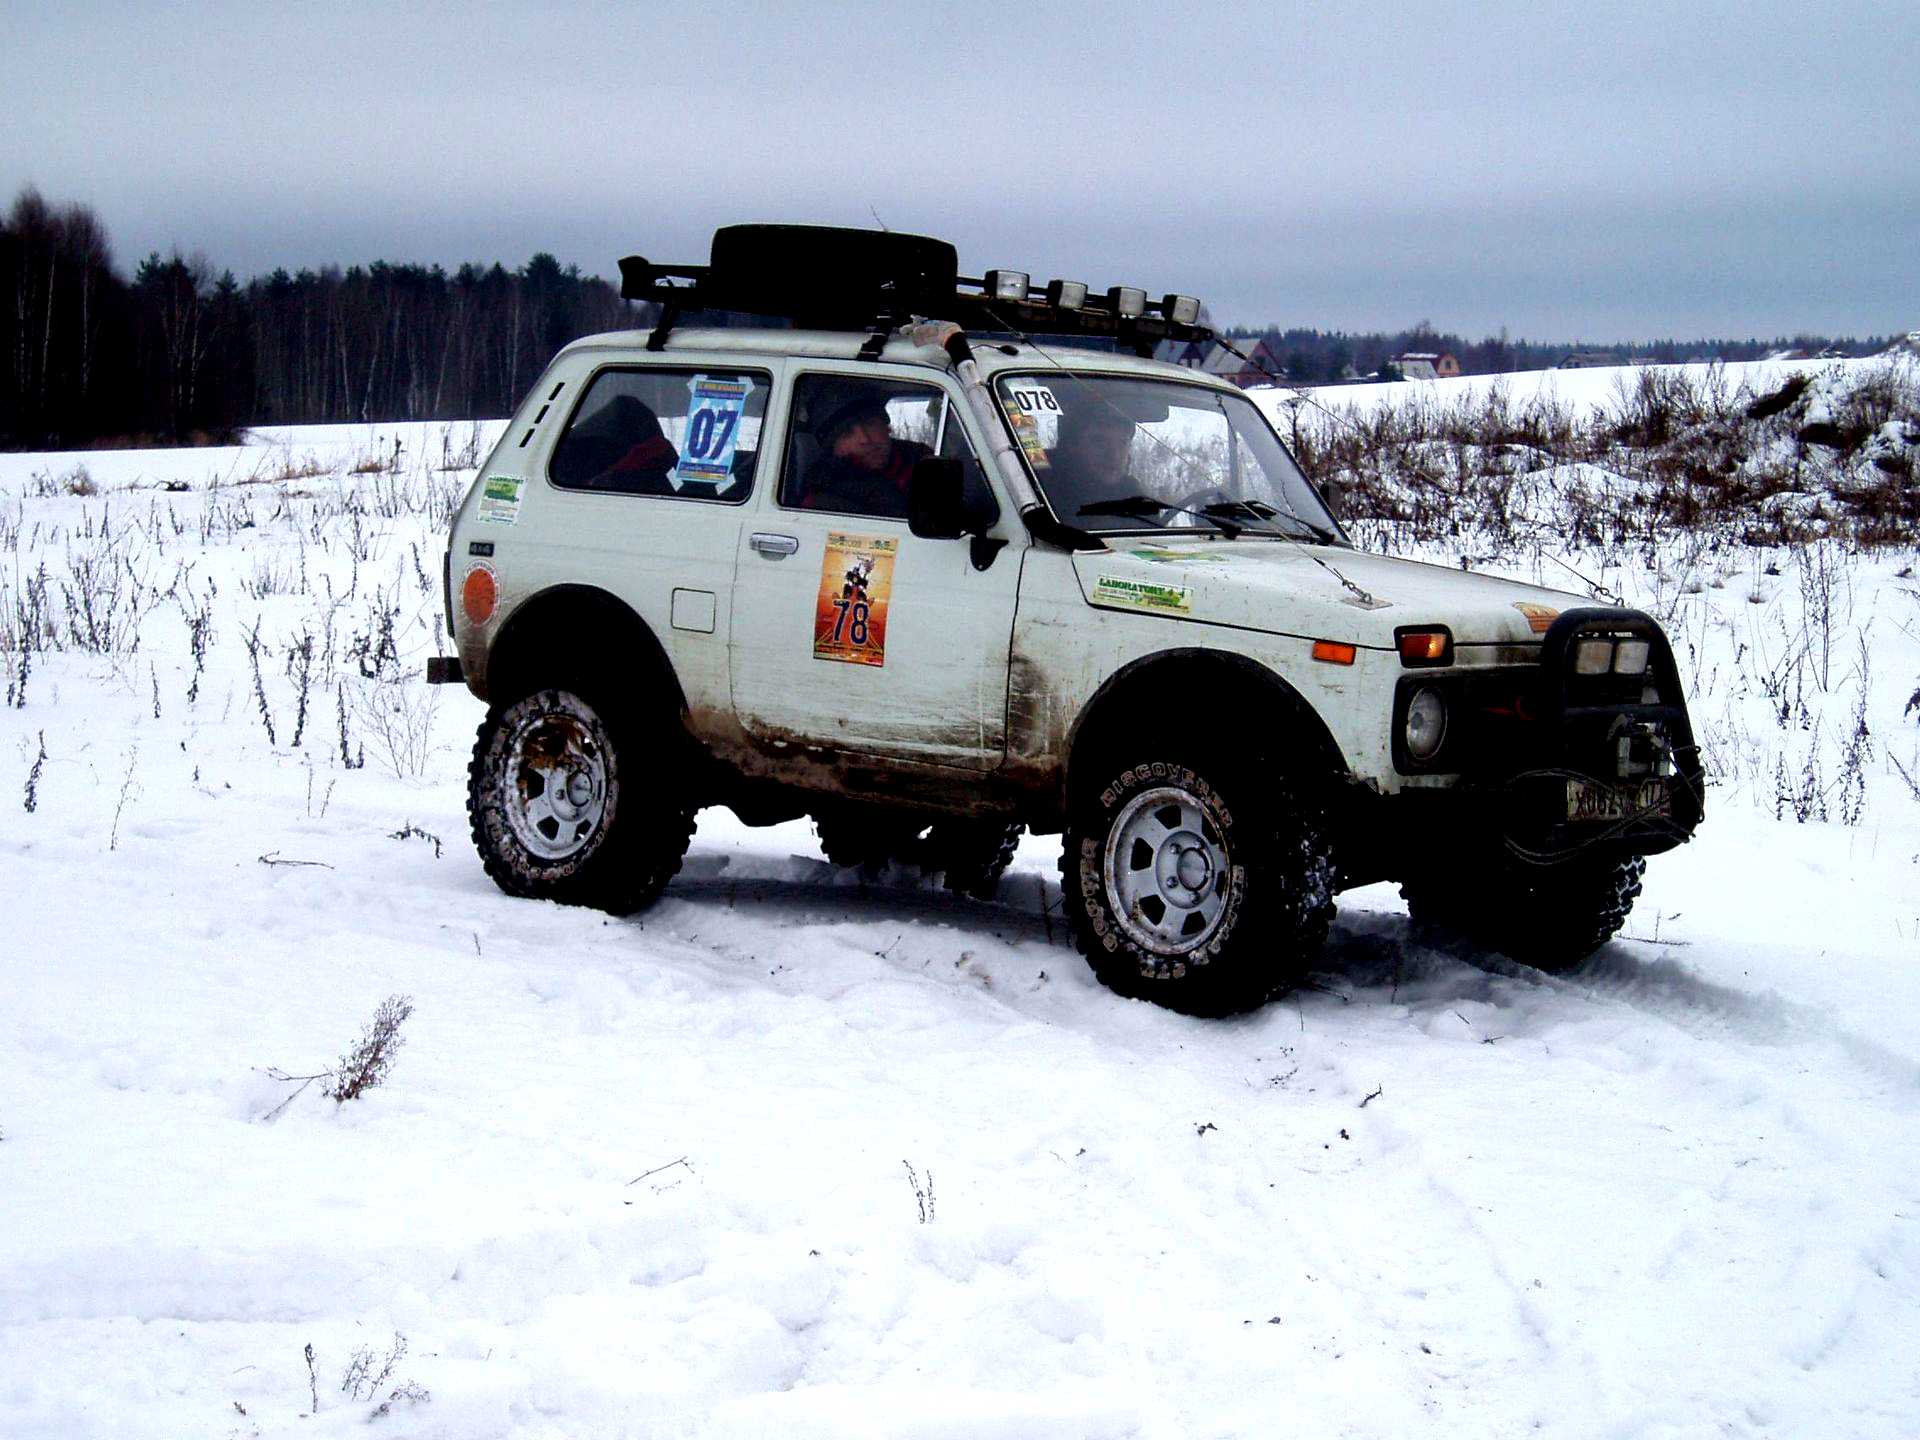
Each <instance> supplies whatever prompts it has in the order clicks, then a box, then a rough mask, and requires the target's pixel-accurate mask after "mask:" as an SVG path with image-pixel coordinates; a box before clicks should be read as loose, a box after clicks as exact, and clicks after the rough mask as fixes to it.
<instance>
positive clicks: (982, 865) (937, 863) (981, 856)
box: [920, 820, 1026, 900]
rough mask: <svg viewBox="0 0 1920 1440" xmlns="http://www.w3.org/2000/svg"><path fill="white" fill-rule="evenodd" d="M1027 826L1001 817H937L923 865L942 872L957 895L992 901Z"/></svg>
mask: <svg viewBox="0 0 1920 1440" xmlns="http://www.w3.org/2000/svg"><path fill="white" fill-rule="evenodd" d="M1024 829H1026V827H1025V826H1024V825H1020V824H1008V823H1006V822H1004V821H999V820H936V821H935V822H934V823H933V828H931V829H930V830H928V831H927V838H926V840H925V841H924V842H922V843H923V846H924V848H923V850H922V852H921V856H920V864H921V866H922V867H923V868H924V869H925V870H927V871H928V873H932V872H934V871H936V870H937V871H940V872H941V873H942V876H943V879H944V881H945V884H946V887H947V889H949V890H951V891H952V892H953V893H954V894H956V895H971V896H972V897H973V898H974V899H976V900H990V899H992V898H993V895H994V892H995V891H997V890H998V889H999V888H1000V877H1001V876H1002V875H1004V874H1006V873H1007V866H1009V865H1011V864H1012V863H1013V852H1014V851H1015V850H1016V849H1017V848H1018V847H1019V844H1020V832H1021V831H1022V830H1024Z"/></svg>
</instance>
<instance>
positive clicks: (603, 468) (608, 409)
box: [547, 369, 770, 505]
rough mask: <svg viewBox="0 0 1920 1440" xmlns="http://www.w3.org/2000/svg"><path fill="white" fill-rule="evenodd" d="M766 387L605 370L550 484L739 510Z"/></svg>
mask: <svg viewBox="0 0 1920 1440" xmlns="http://www.w3.org/2000/svg"><path fill="white" fill-rule="evenodd" d="M769 388H770V383H769V377H768V376H767V375H765V374H763V373H759V372H756V371H750V370H664V369H662V370H653V369H648V370H603V371H601V372H600V373H599V374H598V375H596V376H595V377H594V380H593V384H592V385H590V386H588V387H587V393H586V394H585V396H583V397H582V398H581V401H580V404H579V408H577V409H576V410H575V411H574V413H573V419H572V420H571V421H570V422H569V423H568V425H567V430H566V433H565V434H564V435H562V436H561V437H560V443H559V444H558V445H556V446H554V450H553V459H552V460H551V461H550V462H548V465H547V478H548V479H549V480H551V481H552V482H553V483H554V484H555V485H558V486H560V487H561V488H562V489H566V490H600V491H607V492H610V493H613V494H619V495H664V496H672V497H676V498H678V499H682V500H709V501H712V500H717V501H720V502H721V503H723V504H727V505H738V504H740V503H741V502H742V501H744V500H745V499H746V498H747V497H748V496H749V495H751V494H752V493H753V471H754V464H755V462H756V461H757V460H758V458H759V454H760V429H761V426H760V421H761V417H762V416H763V415H764V414H765V413H766V408H767V393H768V390H769Z"/></svg>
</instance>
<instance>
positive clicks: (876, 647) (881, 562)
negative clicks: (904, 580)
mask: <svg viewBox="0 0 1920 1440" xmlns="http://www.w3.org/2000/svg"><path fill="white" fill-rule="evenodd" d="M899 549H900V542H899V541H898V540H896V539H895V538H893V537H892V536H890V535H842V534H841V533H840V532H839V531H837V530H836V531H834V532H832V533H830V534H829V535H828V536H827V553H826V556H825V558H824V559H822V560H821V562H820V594H819V597H818V599H817V600H816V602H815V604H814V608H813V658H814V659H816V660H840V661H844V662H846V663H847V664H850V665H884V664H886V663H887V602H888V600H889V599H891V598H892V595H893V561H894V557H895V555H897V554H898V553H899Z"/></svg>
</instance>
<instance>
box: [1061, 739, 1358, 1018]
mask: <svg viewBox="0 0 1920 1440" xmlns="http://www.w3.org/2000/svg"><path fill="white" fill-rule="evenodd" d="M1060 872H1061V889H1062V891H1063V896H1064V902H1065V907H1066V914H1067V918H1068V921H1069V923H1070V925H1071V926H1072V929H1073V933H1074V940H1075V943H1076V945H1077V946H1078V947H1079V949H1080V951H1081V953H1082V954H1084V955H1085V956H1086V957H1087V961H1088V963H1089V964H1090V965H1091V966H1092V967H1093V972H1094V974H1095V976H1097V977H1098V978H1099V980H1100V981H1101V983H1102V984H1104V985H1106V986H1107V987H1108V988H1109V989H1111V990H1114V991H1116V992H1118V993H1119V994H1122V995H1129V996H1133V997H1136V998H1140V999H1146V1000H1153V1001H1155V1002H1157V1003H1159V1004H1163V1005H1166V1006H1168V1007H1170V1008H1172V1009H1176V1010H1182V1011H1185V1012H1187V1013H1189V1014H1201V1015H1222V1014H1232V1013H1235V1012H1237V1011H1241V1010H1247V1009H1251V1008H1252V1007H1254V1006H1256V1005H1259V1004H1261V1003H1262V1002H1264V1001H1265V1000H1266V999H1267V998H1268V997H1269V996H1271V995H1273V994H1274V993H1275V992H1277V991H1278V990H1280V989H1282V988H1284V987H1285V986H1286V985H1288V984H1289V983H1290V982H1291V981H1293V980H1294V979H1296V978H1297V977H1298V975H1299V973H1300V972H1301V970H1302V968H1303V967H1304V964H1305V962H1306V960H1307V959H1308V958H1309V957H1310V956H1311V955H1312V954H1313V953H1314V952H1315V951H1316V950H1318V948H1319V947H1320V945H1321V943H1322V942H1323V941H1324V940H1325V939H1326V934H1327V926H1328V924H1329V923H1330V922H1331V920H1332V917H1333V891H1334V876H1335V871H1334V863H1333V857H1332V850H1331V845H1330V843H1329V841H1328V838H1327V828H1326V824H1325V821H1324V818H1323V817H1322V815H1321V814H1320V812H1319V809H1318V807H1317V806H1315V805H1314V804H1312V803H1311V802H1310V801H1309V800H1308V798H1307V796H1306V792H1305V791H1304V790H1303V789H1301V788H1299V787H1296V786H1294V785H1291V784H1288V783H1286V782H1284V781H1282V780H1279V779H1276V778H1271V777H1268V776H1265V775H1263V774H1261V773H1260V772H1259V768H1258V767H1257V766H1256V765H1255V764H1254V763H1253V762H1251V761H1245V762H1242V763H1240V764H1238V765H1229V764H1223V763H1219V762H1202V763H1197V764H1196V763H1187V762H1183V761H1180V760H1176V759H1168V758H1161V759H1148V760H1139V761H1135V762H1133V763H1131V764H1118V765H1109V766H1106V767H1103V769H1102V771H1101V774H1100V776H1099V779H1098V783H1097V784H1096V785H1092V786H1087V787H1085V788H1084V789H1082V790H1081V791H1080V794H1079V796H1078V798H1077V800H1076V801H1075V802H1074V803H1073V804H1072V805H1071V806H1070V808H1069V814H1068V822H1067V835H1066V844H1065V851H1064V854H1063V855H1062V857H1061V863H1060Z"/></svg>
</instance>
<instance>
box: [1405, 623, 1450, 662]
mask: <svg viewBox="0 0 1920 1440" xmlns="http://www.w3.org/2000/svg"><path fill="white" fill-rule="evenodd" d="M1393 638H1394V643H1395V645H1396V646H1397V647H1398V648H1399V651H1400V663H1401V664H1402V665H1407V666H1413V667H1420V666H1429V665H1451V664H1452V663H1453V633H1452V632H1451V631H1450V630H1448V629H1447V628H1446V627H1445V626H1444V625H1436V626H1432V627H1430V628H1426V629H1404V630H1396V631H1394V632H1393Z"/></svg>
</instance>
